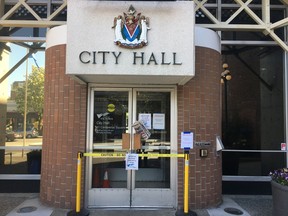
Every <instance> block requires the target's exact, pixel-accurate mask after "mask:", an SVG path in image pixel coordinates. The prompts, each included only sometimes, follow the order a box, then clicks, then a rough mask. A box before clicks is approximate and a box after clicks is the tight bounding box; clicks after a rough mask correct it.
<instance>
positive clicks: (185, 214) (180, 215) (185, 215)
mask: <svg viewBox="0 0 288 216" xmlns="http://www.w3.org/2000/svg"><path fill="white" fill-rule="evenodd" d="M175 215H176V216H197V214H196V213H195V212H193V211H189V149H185V150H184V209H183V211H182V210H180V209H179V210H177V211H176V213H175Z"/></svg>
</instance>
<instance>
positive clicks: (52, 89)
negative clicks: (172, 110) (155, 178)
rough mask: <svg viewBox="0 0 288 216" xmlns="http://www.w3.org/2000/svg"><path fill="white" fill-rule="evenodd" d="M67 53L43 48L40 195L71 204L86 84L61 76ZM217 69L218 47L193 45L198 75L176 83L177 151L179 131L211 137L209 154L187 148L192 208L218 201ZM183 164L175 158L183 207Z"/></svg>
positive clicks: (81, 148) (55, 203)
mask: <svg viewBox="0 0 288 216" xmlns="http://www.w3.org/2000/svg"><path fill="white" fill-rule="evenodd" d="M65 58H66V46H65V45H59V46H55V47H51V48H49V49H48V50H46V72H45V107H44V135H43V152H42V171H41V172H42V173H41V188H40V190H41V191H40V198H41V201H42V202H44V203H46V204H48V205H53V206H55V207H59V208H72V209H73V208H74V207H75V194H76V192H75V190H76V162H77V158H76V157H77V152H78V151H84V149H85V135H86V105H87V87H86V86H85V85H80V84H78V83H77V82H75V81H74V80H73V79H71V78H69V77H68V76H66V75H65ZM221 72H222V68H221V55H220V54H219V53H218V52H216V51H213V50H210V49H207V48H200V47H197V48H196V73H195V74H196V75H195V77H194V78H193V79H192V80H191V81H189V82H188V83H187V84H186V85H184V86H178V134H179V139H178V141H179V142H178V143H179V152H181V151H182V150H181V149H180V134H181V132H182V131H193V132H194V139H195V141H205V142H211V146H210V147H208V152H209V153H208V157H207V158H200V156H199V148H197V147H195V148H194V149H193V150H191V154H190V178H189V185H190V187H189V207H190V208H191V209H195V208H204V207H205V208H206V207H209V206H215V205H217V204H219V203H220V202H221V194H222V193H221V191H222V188H221V187H222V179H221V176H222V175H221V174H222V170H221V155H220V156H218V155H216V152H215V151H216V147H215V138H216V136H217V135H220V134H221V123H220V122H221V112H220V103H221V100H220V94H221V93H220V73H221ZM183 169H184V167H183V159H182V160H180V159H179V163H178V183H179V184H178V206H179V208H181V207H183ZM83 176H84V175H83ZM83 182H84V181H83ZM82 191H83V190H82ZM82 203H83V199H82Z"/></svg>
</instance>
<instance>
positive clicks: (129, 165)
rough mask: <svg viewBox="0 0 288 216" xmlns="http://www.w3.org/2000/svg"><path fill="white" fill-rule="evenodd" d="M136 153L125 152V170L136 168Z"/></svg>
mask: <svg viewBox="0 0 288 216" xmlns="http://www.w3.org/2000/svg"><path fill="white" fill-rule="evenodd" d="M138 161H139V157H138V154H131V153H128V154H126V170H138V168H139V166H138Z"/></svg>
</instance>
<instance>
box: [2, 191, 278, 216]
mask: <svg viewBox="0 0 288 216" xmlns="http://www.w3.org/2000/svg"><path fill="white" fill-rule="evenodd" d="M38 196H39V194H29V193H27V194H24V193H15V194H13V193H0V216H66V214H67V212H69V210H65V209H53V208H51V207H48V206H44V205H42V204H41V203H40V202H39V199H38ZM193 212H195V213H196V214H197V216H233V215H242V216H272V197H271V196H261V195H258V196H248V195H224V196H223V203H222V205H220V206H219V207H218V208H213V209H203V210H193ZM175 213H176V211H175V209H97V210H95V209H93V210H90V214H89V215H90V216H96V215H97V216H151V215H153V216H154V215H155V216H175Z"/></svg>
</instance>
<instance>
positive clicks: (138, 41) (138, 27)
mask: <svg viewBox="0 0 288 216" xmlns="http://www.w3.org/2000/svg"><path fill="white" fill-rule="evenodd" d="M135 14H136V10H135V9H134V7H133V6H132V5H131V6H130V7H129V9H128V12H127V13H125V12H123V15H124V16H122V15H119V16H118V17H115V18H114V25H113V27H112V28H114V31H115V40H114V42H115V43H116V44H117V45H118V46H121V47H125V48H131V49H135V48H141V47H143V46H146V45H147V43H148V41H147V31H148V30H149V29H150V28H149V19H148V17H145V16H143V15H141V13H138V14H136V15H135Z"/></svg>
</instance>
